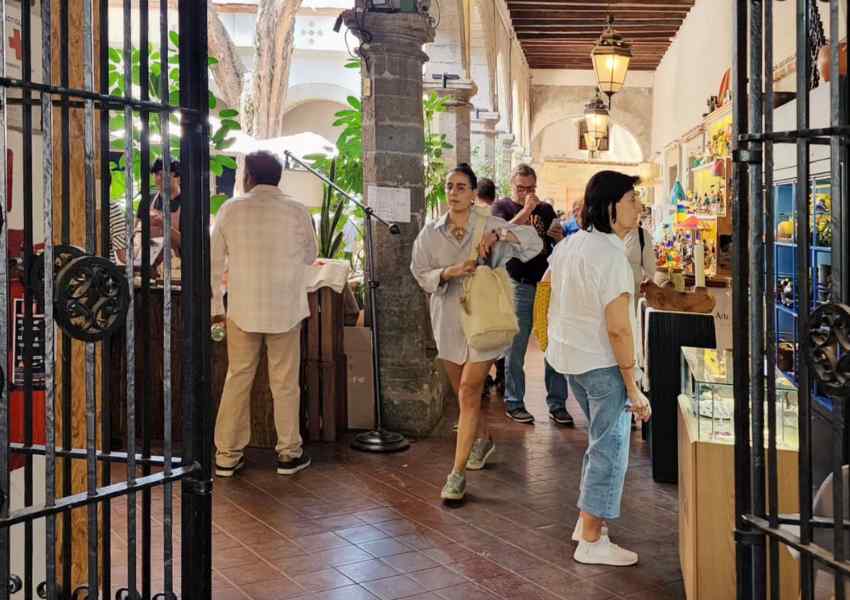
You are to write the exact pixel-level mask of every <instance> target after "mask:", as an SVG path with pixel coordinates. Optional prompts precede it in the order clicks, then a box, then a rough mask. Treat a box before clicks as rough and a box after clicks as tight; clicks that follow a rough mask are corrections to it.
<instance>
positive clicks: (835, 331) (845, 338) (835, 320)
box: [806, 304, 850, 398]
mask: <svg viewBox="0 0 850 600" xmlns="http://www.w3.org/2000/svg"><path fill="white" fill-rule="evenodd" d="M807 341H808V343H807V344H806V358H807V359H808V361H809V364H810V365H811V367H812V369H814V372H815V377H816V378H817V382H818V383H819V384H820V385H821V386H822V387H823V388H824V390H825V391H826V393H827V394H829V395H830V396H833V397H836V398H845V397H848V396H850V306H847V305H845V304H824V305H823V306H821V307H819V308H818V309H817V310H816V311H815V312H813V313H812V315H811V317H810V321H809V332H808V340H807Z"/></svg>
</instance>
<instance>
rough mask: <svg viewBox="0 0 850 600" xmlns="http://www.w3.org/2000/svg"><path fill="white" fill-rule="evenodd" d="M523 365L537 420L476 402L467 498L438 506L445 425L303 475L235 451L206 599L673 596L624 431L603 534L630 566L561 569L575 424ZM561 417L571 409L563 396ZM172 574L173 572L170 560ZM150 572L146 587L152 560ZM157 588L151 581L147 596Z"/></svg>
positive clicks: (675, 575)
mask: <svg viewBox="0 0 850 600" xmlns="http://www.w3.org/2000/svg"><path fill="white" fill-rule="evenodd" d="M529 362H530V366H531V369H530V370H531V373H530V377H529V394H530V401H529V402H528V404H529V408H530V410H531V411H532V412H533V413H534V414H535V416H536V417H537V424H536V425H534V426H528V425H519V424H514V423H512V422H508V421H507V419H506V418H505V417H504V414H503V412H502V410H501V406H500V403H499V402H493V403H492V405H491V407H490V409H489V413H488V418H489V420H490V423H491V424H492V426H493V430H494V437H495V440H496V445H497V451H496V453H495V455H494V459H495V460H493V461H492V463H491V464H490V465H488V467H487V469H486V470H485V471H482V472H477V473H470V474H469V476H468V490H469V493H468V495H467V500H466V502H465V503H464V504H463V505H462V506H460V507H454V508H450V507H446V506H443V505H442V504H441V502H440V500H439V491H440V487H441V485H442V483H443V481H444V479H445V476H446V474H447V472H448V470H449V468H450V465H451V456H452V453H453V450H454V440H453V436H452V434H451V431H450V429H449V425H450V424H451V422H452V420H453V417H452V416H450V417H449V419H448V424H447V426H446V432H445V434H443V435H440V436H435V437H432V438H429V439H426V440H422V441H418V442H416V443H414V444H413V445H412V447H411V449H410V450H409V451H407V452H405V453H401V454H396V455H389V456H375V455H367V454H361V453H358V452H355V451H352V450H350V449H349V448H348V446H347V444H345V443H340V444H336V445H312V446H310V447H308V452H309V453H310V455H311V456H312V457H313V466H312V467H310V468H309V469H307V470H306V471H304V472H302V473H300V474H298V475H296V476H294V477H290V478H286V477H280V476H278V475H276V474H275V473H274V471H273V469H272V466H273V455H272V454H271V453H269V452H264V451H252V452H250V453H249V454H248V466H247V468H246V469H245V470H244V471H243V472H241V473H240V474H239V475H238V476H237V477H236V478H234V479H233V480H221V479H219V480H217V481H216V484H215V492H214V506H215V508H214V534H213V549H214V555H213V556H214V558H213V567H214V574H213V579H214V583H213V586H214V590H215V594H214V597H215V598H217V599H219V600H235V599H240V600H249V599H253V600H283V599H298V600H306V599H310V600H361V599H362V600H395V599H397V598H409V599H411V600H494V599H497V598H501V599H511V600H537V599H546V600H550V599H551V600H555V599H557V598H560V599H563V600H607V599H619V598H630V599H634V600H639V599H640V600H666V599H673V598H684V595H683V592H682V584H681V573H680V570H679V562H678V554H677V533H676V531H677V515H676V510H677V502H676V488H675V487H673V486H667V485H659V484H655V483H654V482H653V481H652V478H651V475H650V466H649V458H648V448H647V445H646V443H644V442H642V441H641V440H640V434H639V433H635V435H634V436H633V442H632V453H631V464H630V468H629V473H628V475H627V480H626V489H625V494H624V501H623V517H622V518H621V519H619V520H618V521H616V522H613V523H611V524H610V532H611V536H612V538H613V539H614V541H616V542H618V543H621V544H622V545H624V546H626V547H628V548H630V549H633V550H635V551H638V552H639V553H640V557H641V561H640V564H639V565H637V566H636V567H631V568H620V569H617V568H607V567H593V566H584V565H580V564H578V563H576V562H574V561H573V560H572V553H573V549H574V545H573V543H572V542H571V541H570V534H571V532H572V528H573V526H574V524H575V521H576V517H577V510H576V508H575V502H576V498H577V495H578V483H579V471H580V467H581V459H582V453H583V452H584V448H585V443H586V433H585V429H584V419H583V418H582V419H577V422H578V426H577V427H576V428H575V429H560V428H557V427H555V426H554V425H553V424H552V423H551V422H550V421H548V419H547V418H546V409H545V402H544V400H543V398H544V389H543V383H542V381H543V378H542V369H541V368H539V367H540V366H541V365H540V363H541V362H542V358H541V357H540V355H539V353H536V352H535V353H534V355H531V356H530V357H529ZM569 408H570V409H571V410H570V411H571V412H572V413H573V414H574V415H577V414H578V412H579V411H578V408H577V406H575V405H574V404H572V402H571V403H570V407H569ZM159 498H160V501H159V502H158V503H157V502H155V513H157V514H161V513H160V512H159V511H161V496H159ZM113 512H114V513H115V515H114V522H113V531H114V535H113V544H114V549H113V557H114V562H113V572H116V571H120V570H121V569H120V568H119V566H120V564H121V560H122V557H123V560H124V564H126V546H124V545H123V544H122V542H121V539H123V538H124V537H126V536H125V535H124V533H123V532H125V531H126V525H125V523H126V515H125V511H123V510H122V508H121V507H117V508H116V509H115V510H114V511H113ZM176 517H177V519H178V520H179V510H178V515H176ZM122 528H123V531H122ZM158 531H159V530H155V531H154V541H155V542H156V543H157V545H158V544H159V543H161V537H162V536H161V534H159V533H158ZM178 561H179V553H178ZM175 570H176V572H177V573H178V574H179V562H177V563H176V564H175ZM153 573H154V578H155V579H161V576H162V561H161V559H160V560H159V562H158V565H157V564H156V561H155V565H154V569H153ZM115 576H116V575H113V577H115ZM161 589H162V587H161V583H156V585H155V590H154V591H158V590H161Z"/></svg>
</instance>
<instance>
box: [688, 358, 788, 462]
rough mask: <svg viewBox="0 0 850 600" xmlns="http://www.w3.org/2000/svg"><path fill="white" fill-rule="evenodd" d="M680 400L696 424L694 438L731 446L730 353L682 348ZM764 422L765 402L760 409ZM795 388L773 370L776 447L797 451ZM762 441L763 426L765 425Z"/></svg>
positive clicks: (733, 436)
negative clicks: (774, 376)
mask: <svg viewBox="0 0 850 600" xmlns="http://www.w3.org/2000/svg"><path fill="white" fill-rule="evenodd" d="M679 398H680V401H681V402H682V403H683V404H684V405H685V406H687V407H688V413H689V414H690V416H691V417H692V418H693V419H694V421H695V422H696V428H695V430H696V434H697V439H698V440H701V441H715V442H727V443H730V444H731V443H734V441H735V425H734V412H735V411H734V400H733V390H732V352H730V351H728V350H726V351H719V350H708V349H705V348H682V392H681V396H680V397H679ZM764 415H765V421H766V420H767V402H765V409H764ZM797 415H798V408H797V388H796V387H794V385H793V384H792V383H791V382H790V381H789V380H788V378H787V377H785V376H784V375H783V374H782V373H781V372H780V371H778V370H777V371H776V419H777V427H776V445H777V447H778V448H784V449H796V448H797ZM765 439H767V426H766V425H765Z"/></svg>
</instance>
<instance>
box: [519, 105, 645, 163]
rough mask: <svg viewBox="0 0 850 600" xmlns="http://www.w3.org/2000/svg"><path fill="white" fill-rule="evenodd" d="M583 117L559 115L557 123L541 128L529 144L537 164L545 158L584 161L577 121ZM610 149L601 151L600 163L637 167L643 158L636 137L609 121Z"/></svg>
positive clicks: (577, 114)
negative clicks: (634, 165) (624, 164)
mask: <svg viewBox="0 0 850 600" xmlns="http://www.w3.org/2000/svg"><path fill="white" fill-rule="evenodd" d="M583 118H584V114H583V113H573V114H569V115H561V118H560V119H558V120H557V121H554V122H552V123H549V124H548V125H546V126H545V127H544V128H543V129H541V130H540V131H539V132H537V134H536V135H535V136H534V138H533V139H532V141H531V149H532V154H533V155H534V157H535V161H536V162H543V161H545V160H547V159H558V160H561V159H574V160H586V158H587V153H586V151H584V150H579V145H578V141H579V140H578V128H577V122H578V121H579V120H581V119H583ZM610 130H611V150H610V151H609V152H602V153H600V154H599V157H598V159H599V160H600V161H601V162H613V163H630V164H639V163H641V162H643V160H644V157H645V156H646V155H645V154H644V153H643V150H642V149H641V145H640V143H639V141H638V139H637V137H635V135H634V134H633V133H632V132H631V131H630V130H629V129H628V127H627V126H625V125H624V124H622V123H620V122H618V121H617V120H615V119H612V120H611V125H610Z"/></svg>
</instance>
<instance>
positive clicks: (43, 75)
mask: <svg viewBox="0 0 850 600" xmlns="http://www.w3.org/2000/svg"><path fill="white" fill-rule="evenodd" d="M175 5H176V7H177V13H178V18H177V22H174V19H173V14H172V20H171V22H169V7H170V8H171V9H172V10H173V8H174V7H175ZM110 6H113V9H112V13H111V14H110ZM151 7H153V8H154V10H156V9H157V8H158V11H159V12H158V14H156V13H154V14H155V15H156V16H157V17H158V19H159V35H158V36H153V39H149V37H150V36H149V29H150V22H149V21H150V16H149V9H150V8H151ZM206 10H207V9H206V2H199V1H197V0H176V2H172V1H168V2H166V1H164V0H163V1H162V2H156V3H155V4H154V5H149V1H148V0H136V1H131V0H124V2H123V7H120V8H119V7H117V6H116V4H115V3H114V2H111V1H110V0H74V1H73V2H72V1H71V0H17V1H15V0H0V24H2V31H1V32H0V33H2V40H0V42H2V43H0V156H3V157H4V161H3V168H2V169H0V227H2V230H1V231H0V257H2V260H0V339H2V338H6V339H7V340H9V345H5V344H0V381H2V383H0V389H2V395H0V600H5V599H7V598H11V599H12V600H14V599H15V598H21V599H26V600H30V599H32V598H36V597H38V598H50V599H60V598H61V599H65V598H73V599H79V600H82V599H84V598H88V599H89V600H95V599H98V600H99V599H103V600H107V599H112V598H119V599H120V598H130V599H134V598H144V599H145V600H147V599H151V598H154V599H162V600H168V599H170V598H177V597H181V598H186V599H189V598H191V599H195V598H200V599H204V598H210V596H211V553H212V550H211V503H212V497H211V485H212V477H211V446H212V440H211V412H212V406H211V403H210V402H209V326H210V325H209V309H208V306H209V297H210V284H209V234H208V231H209V146H208V144H209V141H208V140H209V132H208V129H209V125H208V94H209V92H208V81H207V27H206V23H207V21H206ZM110 19H112V20H113V30H114V29H115V25H117V24H118V23H115V21H119V22H120V25H122V26H123V39H124V44H123V48H109V31H110ZM170 30H175V32H176V31H179V35H175V33H171V32H170ZM134 39H135V40H138V45H137V46H136V47H135V48H134V43H133V40H134ZM7 40H9V42H10V44H12V46H11V48H13V50H10V49H9V47H8V46H7V44H6V41H7ZM169 46H171V50H170V51H169ZM75 49H76V50H75ZM10 53H14V54H15V56H12V55H11V54H10ZM39 55H40V56H41V60H40V63H39V61H37V60H36V58H34V57H37V56H39ZM18 61H19V62H18ZM175 62H177V64H179V94H169V81H168V80H169V77H168V76H165V75H164V74H167V73H169V65H171V66H172V67H173V66H174V63H175ZM111 63H115V64H113V65H112V67H110V66H109V65H110V64H111ZM116 64H122V65H123V70H121V69H118V68H116V67H115V65H116ZM10 65H11V66H10ZM78 72H79V73H81V81H80V82H79V83H78V82H77V81H75V79H76V73H78ZM160 74H162V76H160ZM175 79H177V78H176V77H175ZM119 80H121V81H123V82H124V83H123V85H121V86H117V87H116V82H117V81H119ZM130 82H133V84H134V85H131V84H130ZM159 98H162V100H161V101H160V100H159ZM121 122H123V132H119V133H118V134H117V135H116V131H115V130H116V123H121ZM153 124H155V125H156V130H157V131H155V132H152V125H153ZM169 126H171V130H169ZM117 127H118V128H121V125H118V126H117ZM110 129H112V133H110ZM152 133H158V134H159V140H157V139H156V137H155V136H154V135H151V134H152ZM132 140H135V143H134V142H133V141H132ZM176 140H179V142H177V141H176ZM177 143H179V147H180V156H179V158H180V159H181V179H182V182H181V183H182V185H181V187H182V193H181V199H182V209H181V212H180V222H179V225H180V232H181V238H182V239H181V250H182V261H181V262H182V264H181V279H180V281H179V285H178V283H177V282H176V281H172V267H173V266H174V265H172V258H171V236H169V235H165V236H164V237H163V242H164V249H163V252H162V256H163V257H164V258H163V264H164V266H163V270H162V273H163V274H162V282H161V283H160V284H159V285H156V284H155V283H152V279H153V278H154V276H155V272H154V269H153V267H152V264H151V250H150V248H151V223H150V216H149V212H148V210H146V208H147V207H149V206H150V202H151V196H152V190H151V189H150V187H151V186H150V178H149V177H148V176H147V174H148V173H149V172H150V167H151V155H152V148H156V147H157V145H155V144H158V147H159V148H160V151H159V153H161V156H162V160H163V162H164V173H166V174H167V173H169V171H170V168H169V167H170V164H171V161H172V160H174V159H176V158H177V157H176V156H174V157H172V156H171V150H170V145H171V144H177ZM39 146H41V150H38V147H39ZM111 150H114V151H120V152H121V156H122V158H123V162H122V165H124V166H123V169H122V168H118V169H117V170H115V163H113V166H110V151H111ZM113 158H114V157H113ZM15 164H17V165H18V167H16V166H15ZM134 165H136V166H135V169H136V178H137V179H140V181H141V185H140V186H139V187H140V190H138V193H137V190H134V186H133V177H132V173H133V170H134ZM77 167H78V168H79V170H80V172H81V173H82V174H83V175H82V177H81V178H79V179H75V177H77V176H75V175H74V173H75V171H76V170H77ZM15 173H19V175H18V176H15ZM116 177H122V178H123V179H124V180H125V181H126V185H125V189H124V193H123V195H122V197H121V199H120V206H121V211H120V212H121V213H122V215H123V216H122V219H123V220H124V224H125V225H126V229H127V231H128V232H130V233H129V235H128V236H127V237H129V238H130V243H129V245H128V248H127V257H126V266H125V267H118V266H116V265H115V264H114V262H113V261H112V260H110V257H112V248H111V246H112V244H111V227H110V221H111V219H110V215H111V204H110V182H111V180H112V181H114V180H115V178H116ZM12 179H14V181H12ZM163 179H164V182H165V183H164V189H163V190H162V200H163V207H162V214H163V219H164V225H163V230H164V231H166V232H168V231H170V228H171V225H172V223H171V219H172V216H171V210H170V205H171V196H172V193H171V190H170V179H169V177H167V176H166V177H164V178H163ZM39 185H40V188H41V193H39V191H38V190H39ZM18 186H20V188H18ZM18 189H20V193H18V191H17V190H18ZM77 192H79V193H77ZM137 196H140V198H141V207H142V208H141V210H139V211H138V214H139V222H140V234H139V237H140V239H141V243H140V244H138V245H137V249H138V248H139V247H140V248H143V250H142V251H141V252H140V254H141V256H134V246H133V243H132V238H133V231H134V229H135V224H136V220H137V219H136V211H135V210H134V201H135V200H136V199H137ZM13 197H20V199H21V200H20V205H18V202H19V201H17V200H16V201H15V202H14V204H13V203H12V198H13ZM77 199H79V201H77ZM9 207H11V210H9ZM19 214H22V222H21V223H14V224H13V223H12V222H11V219H12V218H13V217H14V216H15V215H19ZM55 219H56V220H58V221H61V227H57V228H54V220H55ZM117 220H118V221H119V222H120V219H117ZM72 223H80V224H84V225H83V227H82V229H83V230H84V234H82V235H78V234H79V231H78V232H77V233H76V234H75V232H74V229H73V228H72ZM13 225H14V226H13ZM113 225H114V223H113ZM175 225H176V223H175ZM18 230H20V232H19V231H18ZM125 241H127V240H126V238H125ZM42 243H43V250H42V252H41V253H40V254H39V253H38V251H37V250H38V248H37V247H38V246H40V245H41V244H42ZM74 243H76V244H77V245H78V246H74V245H73V244H74ZM19 250H20V256H19V258H18V259H16V260H6V256H9V255H17V254H18V251H19ZM136 253H137V254H138V253H139V252H138V250H137V251H136ZM134 264H136V267H135V269H134ZM178 288H179V289H178ZM17 289H20V290H22V293H20V294H17V295H16V292H15V290H17ZM178 292H179V294H181V295H182V299H183V300H182V309H181V312H176V311H175V312H173V311H172V308H173V304H172V297H173V296H174V297H176V296H175V295H176V294H177V293H178ZM155 294H161V295H162V304H161V306H162V309H161V316H162V323H163V326H162V327H161V328H157V329H156V330H155V327H154V325H153V324H152V323H150V322H149V321H150V314H151V310H150V307H151V306H153V305H152V304H151V303H152V298H153V296H154V295H155ZM17 296H20V297H17ZM179 320H182V336H180V337H177V336H175V339H174V341H173V344H174V346H172V334H171V332H172V323H173V322H175V321H179ZM10 329H11V330H10ZM10 347H11V348H12V349H13V350H12V352H10ZM137 348H139V349H140V350H139V351H137ZM173 351H174V352H178V351H179V352H182V359H181V360H180V363H179V364H180V365H181V367H182V368H181V371H182V372H181V373H180V377H179V379H178V378H173V377H172V366H171V365H172V352H173ZM12 353H13V354H12ZM10 354H12V355H11V356H10ZM80 355H84V365H85V367H84V369H79V370H75V368H74V364H75V361H74V356H80ZM116 356H117V357H118V358H117V359H115V360H113V358H114V357H116ZM158 361H162V362H161V363H160V364H161V369H162V371H163V378H162V384H161V386H162V388H161V390H159V389H156V390H155V389H154V385H155V384H154V383H152V382H151V380H150V378H149V377H147V376H146V375H147V373H148V372H149V371H152V370H153V367H154V366H155V365H157V362H158ZM116 364H117V365H119V367H118V368H119V369H120V365H125V366H124V368H123V370H121V372H122V374H123V375H122V376H121V377H119V378H117V379H116V378H115V377H113V375H114V373H115V372H116V367H115V365H116ZM157 368H160V367H159V366H158V365H157ZM57 372H58V373H60V374H61V375H60V376H59V377H57ZM137 372H140V373H141V374H142V375H144V376H143V377H137V376H136V373H137ZM172 380H173V381H172ZM172 383H174V386H172ZM156 385H157V387H158V386H159V384H156ZM180 388H182V393H180V394H179V395H178V394H177V393H173V391H174V390H176V389H180ZM77 392H79V393H77ZM119 392H120V394H121V395H122V397H124V398H125V399H126V403H125V406H126V410H124V411H123V413H126V414H121V415H116V414H113V412H112V407H113V406H115V403H114V402H113V399H114V397H116V395H118V394H119ZM154 392H156V394H157V397H159V394H160V393H161V395H162V398H163V400H162V421H161V422H160V423H155V422H154V418H153V413H152V404H153V401H152V398H153V395H154ZM42 396H43V400H42ZM181 408H182V431H180V432H179V433H182V445H177V444H175V443H174V441H175V439H176V437H177V436H175V435H174V433H173V432H172V417H173V412H175V411H174V410H173V409H181ZM116 422H117V423H121V424H122V426H121V427H120V428H118V429H119V430H123V437H121V436H120V431H116V430H115V429H114V428H113V424H114V423H116ZM16 426H17V428H18V431H17V434H20V438H21V439H15V440H13V439H12V437H13V436H14V435H16ZM154 427H161V428H162V431H163V435H162V436H161V437H162V439H161V444H160V445H159V448H158V449H159V450H161V451H159V452H156V453H154V451H153V450H154V447H153V443H152V442H153V436H152V430H153V428H154ZM75 429H76V433H77V434H78V435H79V434H84V439H85V442H84V444H79V443H78V444H75V443H74V436H73V435H72V434H73V433H74V432H75ZM42 432H43V439H39V438H40V437H42V435H41V433H42ZM137 433H138V438H139V440H140V443H139V442H137ZM178 435H179V434H178ZM114 440H115V441H116V444H115V445H113V441H114ZM113 448H116V449H113ZM119 450H120V451H119ZM18 464H20V465H21V467H20V468H19V469H14V468H13V467H14V466H17V465H18ZM74 465H84V466H85V474H84V477H83V478H81V479H83V480H84V481H80V482H79V483H80V484H82V485H80V486H74V485H73V482H72V478H73V476H74V472H75V471H76V470H77V469H75V467H74ZM57 476H58V477H57ZM42 480H43V483H41V482H42ZM13 481H14V483H13ZM57 482H60V483H59V484H58V485H57ZM175 484H179V491H180V495H179V497H178V498H177V503H178V506H177V510H179V511H180V512H179V514H178V515H177V516H176V517H175V515H174V512H175V493H174V492H175V491H176V489H175ZM78 487H79V489H78ZM157 495H160V496H161V500H159V499H158V498H157ZM15 498H19V500H17V505H13V503H14V502H16V500H15ZM137 506H138V507H139V508H137ZM81 513H84V514H85V519H83V520H81V523H79V524H78V523H77V522H76V521H75V520H74V518H73V515H77V514H81ZM115 514H118V515H120V518H121V522H118V521H115V520H113V515H115ZM124 515H126V527H124V524H123V520H124V518H125V517H124ZM154 527H156V528H160V527H161V529H160V531H159V532H156V531H154V530H153V528H154ZM175 528H176V529H177V531H178V534H179V535H178V536H174V530H175ZM81 531H82V532H84V533H85V534H86V540H87V541H86V547H85V550H82V549H80V548H79V547H77V544H76V542H75V540H76V539H77V536H78V534H79V533H80V532H81ZM114 531H120V535H118V536H114V535H113V532H114ZM175 537H176V538H177V539H175ZM113 538H115V539H118V538H124V539H123V541H121V544H120V547H116V546H114V545H113ZM125 546H126V548H125ZM178 546H179V548H178ZM119 558H120V560H118V559H119ZM13 561H15V563H14V564H16V565H17V564H18V561H20V563H21V564H20V565H18V566H16V568H15V569H12V568H11V565H12V564H13ZM83 563H84V564H86V565H87V568H86V570H85V572H83V573H76V572H75V566H77V565H80V564H83ZM137 564H138V565H140V573H137ZM154 569H155V570H156V573H155V574H154V573H152V571H153V570H154ZM175 571H177V573H176V574H175Z"/></svg>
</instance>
